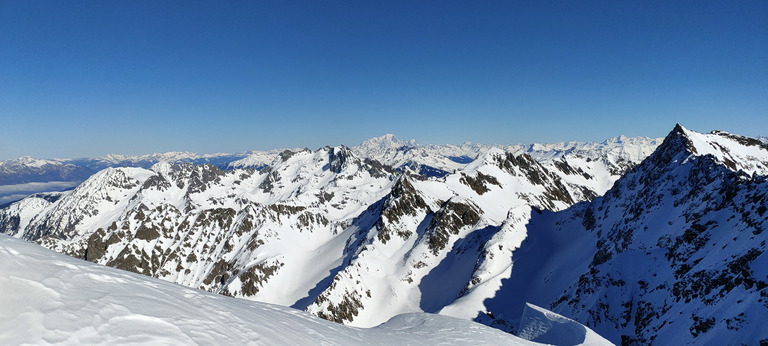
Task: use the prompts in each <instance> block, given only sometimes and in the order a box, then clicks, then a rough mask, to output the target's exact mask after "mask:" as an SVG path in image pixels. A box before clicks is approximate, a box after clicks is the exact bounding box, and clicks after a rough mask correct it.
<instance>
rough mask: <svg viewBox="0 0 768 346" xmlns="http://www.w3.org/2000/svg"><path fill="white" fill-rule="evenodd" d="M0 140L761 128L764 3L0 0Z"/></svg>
mask: <svg viewBox="0 0 768 346" xmlns="http://www.w3.org/2000/svg"><path fill="white" fill-rule="evenodd" d="M0 47H3V49H1V50H0V159H10V158H15V157H18V156H22V155H31V156H36V157H49V158H50V157H83V156H96V155H103V154H107V153H122V154H141V153H150V152H162V151H172V150H179V151H193V152H198V153H213V152H241V151H245V150H259V149H272V148H277V147H309V148H317V147H320V146H324V145H337V144H347V145H356V144H358V143H360V142H361V141H362V140H364V139H366V138H370V137H373V136H378V135H381V134H384V133H395V134H396V135H397V136H398V137H400V138H403V139H410V138H415V139H416V140H417V141H419V142H421V143H436V144H444V143H462V142H464V141H472V142H479V143H486V144H493V143H499V144H514V143H529V142H553V141H564V140H582V141H590V140H596V141H599V140H604V139H606V138H609V137H614V136H617V135H620V134H624V135H628V136H650V137H655V136H664V135H665V134H666V133H667V132H669V131H670V130H671V129H672V127H673V126H674V124H675V123H677V122H679V123H682V124H683V125H685V126H686V127H688V128H690V129H693V130H697V131H710V130H713V129H721V130H726V131H729V132H734V133H739V134H744V135H752V136H755V135H768V63H766V62H768V2H766V1H762V0H758V1H672V2H670V1H567V0H563V1H525V2H524V1H498V2H496V1H463V2H459V1H402V2H401V1H380V2H374V1H343V2H340V1H242V2H239V1H233V2H214V1H211V2H201V1H178V2H173V1H146V2H144V1H124V2H117V1H5V0H0Z"/></svg>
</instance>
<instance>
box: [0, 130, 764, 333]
mask: <svg viewBox="0 0 768 346" xmlns="http://www.w3.org/2000/svg"><path fill="white" fill-rule="evenodd" d="M409 148H410V149H409ZM446 148H448V146H446V147H443V149H440V147H439V146H418V145H417V144H416V143H415V142H403V141H400V140H398V139H396V138H395V137H394V136H384V137H381V138H378V139H375V140H371V141H367V142H366V143H364V144H363V145H361V146H359V147H355V148H348V147H344V146H338V147H326V148H321V149H318V150H314V151H313V150H306V149H302V150H284V151H279V152H277V151H276V152H273V153H270V154H267V155H262V156H261V158H260V159H258V160H255V161H253V162H260V163H259V164H258V165H257V166H261V167H258V170H257V169H256V168H235V169H231V170H221V169H219V168H218V167H216V166H213V165H194V164H191V163H181V164H174V163H167V162H165V163H159V164H156V165H154V166H152V167H150V168H149V169H146V168H109V169H105V170H103V171H101V172H99V173H97V174H95V175H94V176H92V177H91V178H89V179H88V180H87V181H86V182H84V183H83V184H81V185H80V186H78V187H77V188H76V189H74V190H73V191H68V192H63V193H59V194H39V195H36V196H32V197H29V198H27V199H25V200H22V201H20V202H18V203H15V204H13V205H11V206H9V207H7V208H4V209H1V210H0V231H2V232H3V233H6V234H9V235H12V236H14V237H17V238H23V239H27V240H31V241H35V242H37V243H39V244H42V245H43V246H45V247H48V248H51V249H54V250H56V251H59V252H63V253H67V254H70V255H72V256H75V257H79V258H84V259H87V260H89V261H93V262H96V263H100V264H105V265H108V266H113V267H117V268H121V269H126V270H129V271H134V272H138V273H143V274H146V275H150V276H154V277H158V278H161V279H163V280H166V281H171V282H175V283H180V284H183V285H186V286H191V287H195V288H201V289H204V290H207V291H211V292H217V293H221V294H224V295H229V296H235V297H240V298H245V299H249V300H257V301H263V302H270V303H276V304H280V305H284V306H292V307H295V308H299V309H302V310H306V311H308V312H310V313H312V314H314V315H317V316H320V317H323V318H325V319H328V320H332V321H336V322H341V323H344V324H348V325H352V326H359V327H372V326H376V325H379V324H381V323H383V322H386V321H387V320H389V319H390V318H393V317H395V316H399V315H402V314H406V313H412V312H435V313H440V314H442V315H448V316H454V317H460V318H464V319H471V320H475V321H477V322H481V323H484V324H487V325H490V326H493V327H495V328H498V329H501V330H504V331H509V332H514V333H518V334H519V335H522V334H525V333H527V334H526V335H534V334H535V335H539V336H541V335H544V334H546V333H543V334H542V333H539V332H536V330H538V329H541V327H540V326H539V327H537V324H536V323H534V322H532V321H533V320H530V319H529V320H528V321H524V320H522V319H521V314H523V311H527V315H528V316H538V317H535V318H534V317H531V318H533V319H534V320H537V319H538V320H541V318H543V317H542V316H547V314H546V313H543V312H541V311H540V310H537V308H536V307H535V306H530V305H526V303H532V304H535V305H537V306H542V307H544V308H547V309H550V310H553V311H555V312H557V313H560V314H561V315H564V316H566V317H569V318H572V319H575V320H576V321H579V322H583V323H585V324H587V325H589V326H591V327H594V329H595V330H596V331H597V332H598V333H600V334H601V335H604V336H606V337H608V339H610V340H611V341H613V342H616V343H619V342H630V343H631V342H638V343H647V342H663V343H669V342H673V341H674V342H685V343H699V342H706V341H712V342H717V341H722V340H727V339H728V338H734V339H733V340H742V341H743V342H745V343H748V344H750V343H754V342H756V341H758V340H760V339H761V338H766V336H763V335H762V334H760V333H759V332H752V331H754V330H755V329H756V325H755V324H754V322H749V321H747V322H745V321H744V320H745V318H746V317H745V316H747V317H749V318H750V320H754V321H760V320H761V319H760V318H761V316H764V315H765V313H766V304H764V303H762V301H763V299H764V298H762V297H761V296H760V295H761V294H765V293H766V290H765V286H764V282H766V281H768V277H766V273H763V272H762V271H760V270H762V269H756V268H765V267H768V265H765V264H766V262H765V259H764V258H763V257H761V256H762V255H761V254H762V251H763V250H764V247H765V243H764V238H765V234H768V233H765V232H762V231H759V232H756V231H758V230H763V229H765V228H766V226H768V225H766V224H765V220H766V218H765V217H763V212H764V211H765V209H766V206H765V204H766V202H765V201H764V199H765V198H764V195H765V194H766V193H767V192H768V191H766V183H765V179H766V178H765V176H766V171H768V169H767V168H766V167H768V159H767V158H768V149H767V147H766V145H765V144H764V143H763V142H761V141H759V140H756V139H752V138H748V137H742V136H737V135H732V134H728V133H724V132H717V131H715V132H712V133H710V134H700V133H696V132H693V131H689V130H686V129H684V128H683V127H682V126H677V127H676V128H675V129H674V130H673V131H672V132H671V133H670V134H669V135H668V136H667V137H666V138H665V139H664V140H663V142H662V140H654V139H648V138H625V137H617V138H614V139H612V140H608V141H606V142H603V143H561V144H556V145H548V146H520V147H506V148H502V147H482V146H474V145H464V146H455V148H459V149H456V151H451V150H449V149H446ZM461 148H464V149H461ZM469 148H474V149H471V150H473V152H474V154H472V155H475V156H474V157H473V159H472V160H470V161H469V162H463V163H462V162H459V161H461V160H452V159H451V157H454V158H455V157H459V156H454V155H458V154H461V153H462V151H461V150H466V151H464V153H465V154H466V155H463V156H467V155H469V150H470V149H469ZM414 150H415V151H414ZM441 150H442V151H441ZM412 151H414V152H415V153H418V155H415V154H412V153H411V152H412ZM651 153H652V154H651ZM648 155H650V156H648ZM417 157H418V158H421V159H420V160H421V161H418V162H420V164H421V165H428V166H429V167H431V168H434V169H440V170H443V172H444V174H440V175H431V174H423V172H421V171H417V170H414V169H412V168H410V166H409V165H410V164H409V162H417V161H413V160H416V158H417ZM467 157H468V156H467ZM646 157H647V158H646ZM259 160H260V161H259ZM441 160H447V161H441ZM382 161H383V162H382ZM448 161H450V162H453V163H452V164H456V166H455V167H454V168H451V167H453V166H451V167H449V166H440V164H447V162H448ZM267 162H268V163H267ZM441 162H442V163H441ZM243 166H249V165H243ZM441 167H442V168H441ZM755 232H756V233H755ZM750 234H751V235H750ZM662 238H663V239H662ZM726 239H732V240H730V241H727V242H726ZM675 244H677V245H675ZM691 244H693V245H691ZM697 244H699V245H697ZM700 244H703V245H700ZM726 245H727V246H726ZM723 246H725V247H723ZM721 247H722V248H721ZM672 249H674V250H672ZM691 249H694V250H691ZM715 249H718V250H715ZM752 249H756V250H754V251H753V250H752ZM678 252H680V253H679V254H678ZM733 263H735V264H733ZM681 266H682V267H681ZM685 266H687V267H685ZM731 267H733V268H737V269H731ZM681 268H687V269H686V270H683V269H681ZM723 268H725V269H723ZM704 280H712V281H714V282H717V283H718V284H714V285H715V286H713V287H714V288H710V289H709V290H707V289H706V288H702V287H704V286H701V284H697V282H698V283H700V282H703V281H704ZM739 280H741V281H739ZM726 281H727V282H738V283H736V284H735V285H730V286H732V287H730V288H729V289H727V290H724V289H723V287H721V286H718V285H720V284H719V283H720V282H726ZM640 282H642V283H640ZM723 285H726V286H724V287H729V286H727V284H723ZM748 285H749V286H748ZM747 286H748V287H747ZM688 291H691V292H693V293H690V292H689V293H680V292H688ZM682 294H687V295H688V297H687V298H690V299H689V300H690V301H689V302H688V303H689V304H686V303H681V301H682V302H685V299H684V298H686V296H683V295H682ZM715 294H717V295H722V297H721V298H719V299H715V298H714V295H715ZM733 297H739V298H733ZM736 300H741V301H742V302H745V304H751V305H744V306H751V307H750V308H744V309H741V308H739V307H738V306H737V307H735V308H734V307H732V308H729V309H730V310H728V309H726V308H725V307H724V306H726V305H727V304H729V302H731V301H736ZM739 304H741V303H739ZM761 304H762V305H761ZM712 306H714V307H712ZM752 306H753V307H752ZM726 310H727V311H726ZM747 310H749V311H747ZM731 312H734V314H735V315H734V316H731V315H729V314H731ZM741 313H743V315H739V314H741ZM674 314H677V315H674ZM681 316H683V317H681ZM694 317H695V318H694ZM737 317H738V318H737ZM713 319H714V321H715V322H717V324H718V325H719V324H720V323H725V324H726V325H727V326H729V327H727V328H726V329H723V328H725V327H723V328H720V327H712V326H710V325H711V324H712V323H715V322H709V321H712V320H713ZM563 321H565V320H563ZM729 321H730V322H729ZM564 323H565V322H564ZM566 325H567V323H566ZM670 325H673V326H672V327H670ZM680 325H684V326H685V328H682V327H678V326H680ZM575 329H576V330H580V329H579V328H575ZM745 330H746V331H747V332H745ZM736 334H738V335H736ZM543 338H544V339H541V340H550V339H547V337H543Z"/></svg>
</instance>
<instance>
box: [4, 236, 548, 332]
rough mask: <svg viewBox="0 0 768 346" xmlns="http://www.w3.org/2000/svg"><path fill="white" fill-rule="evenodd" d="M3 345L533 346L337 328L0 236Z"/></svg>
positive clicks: (450, 323)
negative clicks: (499, 345)
mask: <svg viewBox="0 0 768 346" xmlns="http://www.w3.org/2000/svg"><path fill="white" fill-rule="evenodd" d="M0 306H2V309H0V330H2V333H0V344H4V345H18V344H51V343H52V344H109V345H118V344H166V345H189V344H205V345H237V344H249V345H252V344H256V345H281V344H290V345H324V344H329V345H361V344H366V345H393V344H396V345H456V344H469V343H481V344H487V345H490V344H504V345H538V344H537V343H534V342H530V341H527V340H524V339H520V338H517V337H515V336H513V335H510V334H506V333H503V332H501V331H498V330H495V329H492V328H488V327H485V326H482V325H479V324H476V323H473V322H470V321H466V320H461V319H456V318H451V317H446V316H439V315H428V314H423V313H419V314H408V315H401V316H397V317H395V318H393V319H392V320H391V321H389V322H387V323H385V324H382V325H380V326H378V327H376V328H371V329H360V328H354V327H347V326H342V325H339V324H336V323H332V322H329V321H325V320H322V319H319V318H317V317H314V316H311V315H309V314H306V313H304V312H301V311H298V310H293V309H290V308H286V307H281V306H277V305H271V304H265V303H258V302H244V301H242V300H237V299H233V298H228V297H223V296H221V295H213V294H210V293H206V292H202V291H199V290H194V289H190V288H187V287H183V286H178V285H174V284H172V283H169V282H163V281H160V280H156V279H153V278H148V277H144V276H139V275H136V274H132V273H126V272H119V271H115V270H114V269H112V268H107V267H103V266H97V265H93V264H91V263H88V262H84V261H80V260H77V259H74V258H71V257H67V256H63V255H60V254H56V253H54V252H51V251H49V250H46V249H44V248H42V247H39V246H36V245H34V244H30V243H26V242H22V241H19V240H16V239H12V238H9V237H7V236H5V235H0Z"/></svg>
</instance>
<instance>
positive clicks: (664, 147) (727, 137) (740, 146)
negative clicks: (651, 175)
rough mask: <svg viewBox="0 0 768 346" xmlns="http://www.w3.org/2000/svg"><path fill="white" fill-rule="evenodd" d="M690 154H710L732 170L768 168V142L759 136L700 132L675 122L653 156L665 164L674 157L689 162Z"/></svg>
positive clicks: (750, 170)
mask: <svg viewBox="0 0 768 346" xmlns="http://www.w3.org/2000/svg"><path fill="white" fill-rule="evenodd" d="M680 155H682V156H680ZM690 156H711V157H712V158H714V159H715V161H717V162H719V163H721V164H724V165H725V166H727V167H728V168H730V169H731V170H734V171H738V170H743V171H745V172H747V173H748V174H752V173H755V172H757V173H758V174H766V172H768V164H766V162H768V145H765V144H763V143H762V142H760V141H759V140H757V139H754V138H750V137H744V136H738V135H732V134H730V133H727V132H724V131H712V132H711V133H708V134H704V133H699V132H696V131H692V130H688V129H686V128H685V127H683V126H682V125H680V124H677V125H675V128H674V129H673V130H672V131H671V132H670V133H669V134H668V135H667V137H666V138H664V142H663V143H662V144H661V145H660V146H659V147H658V148H657V150H656V152H654V154H653V155H651V157H653V158H654V159H653V160H655V161H656V162H658V163H663V164H669V163H670V162H672V161H673V160H675V159H680V162H686V161H687V157H690Z"/></svg>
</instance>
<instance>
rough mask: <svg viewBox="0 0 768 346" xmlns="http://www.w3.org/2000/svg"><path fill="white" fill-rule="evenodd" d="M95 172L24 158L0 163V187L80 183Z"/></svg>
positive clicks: (64, 164) (58, 163)
mask: <svg viewBox="0 0 768 346" xmlns="http://www.w3.org/2000/svg"><path fill="white" fill-rule="evenodd" d="M95 172H96V171H95V170H91V169H88V168H86V167H82V166H78V165H74V164H71V163H66V162H62V161H59V160H42V159H35V158H32V157H29V156H24V157H20V158H18V159H15V160H8V161H0V186H1V185H18V184H26V183H39V182H50V181H77V182H82V181H84V180H85V179H87V178H88V177H89V176H91V175H92V174H93V173H95Z"/></svg>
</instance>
